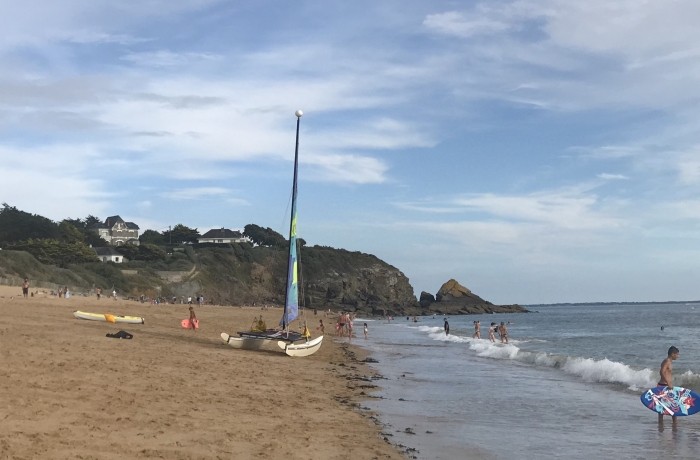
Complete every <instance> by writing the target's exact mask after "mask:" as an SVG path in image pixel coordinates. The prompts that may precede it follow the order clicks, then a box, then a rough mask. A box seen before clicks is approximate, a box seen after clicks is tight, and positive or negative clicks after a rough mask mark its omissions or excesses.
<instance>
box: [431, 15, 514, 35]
mask: <svg viewBox="0 0 700 460" xmlns="http://www.w3.org/2000/svg"><path fill="white" fill-rule="evenodd" d="M423 25H424V26H425V27H426V28H428V29H430V30H432V31H435V32H438V33H441V34H445V35H453V36H457V37H460V38H469V37H472V36H474V35H489V34H494V33H500V32H504V31H506V30H508V29H509V28H510V25H509V24H508V23H507V22H504V21H498V20H493V19H490V18H484V17H479V16H477V17H473V18H469V17H467V16H466V15H465V14H463V13H461V12H458V11H448V12H446V13H438V14H429V15H428V16H426V18H425V20H424V21H423Z"/></svg>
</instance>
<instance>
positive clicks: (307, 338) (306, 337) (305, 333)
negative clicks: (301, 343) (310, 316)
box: [301, 321, 311, 342]
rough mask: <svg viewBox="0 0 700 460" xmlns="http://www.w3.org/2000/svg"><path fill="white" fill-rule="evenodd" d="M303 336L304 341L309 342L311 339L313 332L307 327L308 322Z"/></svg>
mask: <svg viewBox="0 0 700 460" xmlns="http://www.w3.org/2000/svg"><path fill="white" fill-rule="evenodd" d="M301 336H302V337H304V339H305V340H306V341H307V342H308V341H309V339H310V338H311V331H310V330H309V328H308V327H306V321H304V330H303V332H302V333H301Z"/></svg>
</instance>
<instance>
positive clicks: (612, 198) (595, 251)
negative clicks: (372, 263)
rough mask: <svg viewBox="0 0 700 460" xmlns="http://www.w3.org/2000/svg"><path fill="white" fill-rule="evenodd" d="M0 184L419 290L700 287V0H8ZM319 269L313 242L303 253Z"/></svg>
mask: <svg viewBox="0 0 700 460" xmlns="http://www.w3.org/2000/svg"><path fill="white" fill-rule="evenodd" d="M0 10H1V11H2V12H3V14H2V15H0V30H2V31H3V33H2V34H1V35H0V177H1V178H2V180H0V201H1V202H4V203H7V204H9V205H10V206H15V207H17V208H18V209H20V210H22V211H25V212H29V213H32V214H39V215H42V216H45V217H48V218H50V219H52V220H54V221H56V222H59V221H61V220H62V219H65V218H85V217H87V216H89V215H93V216H96V217H98V218H100V219H102V220H104V219H105V218H106V217H108V216H113V215H120V216H121V217H122V218H123V219H124V220H126V221H131V222H134V223H136V224H137V225H138V226H139V227H140V230H141V232H143V231H145V230H149V229H150V230H156V231H164V230H167V229H168V227H170V226H174V225H177V224H183V225H186V226H188V227H190V228H196V229H197V230H198V231H199V232H200V233H205V232H206V231H208V230H210V229H212V228H221V227H225V228H230V229H242V228H243V227H244V226H245V225H247V224H250V223H254V224H257V225H260V226H263V227H271V228H273V229H275V230H276V231H278V232H279V233H282V234H283V235H286V234H287V231H288V225H289V224H288V219H289V217H288V214H289V208H290V203H289V201H290V195H291V181H292V172H293V159H294V149H295V130H296V120H297V119H296V116H295V111H296V110H298V109H301V110H303V112H304V115H303V117H302V118H301V120H300V142H299V161H300V164H299V198H298V216H299V217H298V233H299V236H300V237H301V238H303V239H305V240H306V241H307V244H309V245H324V246H331V247H335V248H343V249H347V250H349V251H360V252H363V253H370V254H374V255H376V256H377V257H379V258H380V259H382V260H384V261H385V262H387V263H389V264H391V265H393V266H394V267H396V268H398V269H399V270H401V271H402V272H403V273H404V274H405V275H406V276H407V277H408V278H409V281H410V283H411V285H412V286H413V289H414V291H415V294H416V296H420V294H421V292H423V291H425V292H428V293H431V294H435V293H436V292H437V291H438V290H439V288H440V286H441V285H442V284H443V283H445V282H446V281H448V280H449V279H456V280H457V281H458V282H459V283H461V284H462V285H464V286H465V287H467V288H469V289H470V290H471V291H472V292H474V293H475V294H477V295H479V296H481V297H482V298H484V299H486V300H489V301H491V302H494V303H497V304H513V303H519V304H537V303H555V302H603V301H611V302H612V301H617V302H625V301H666V300H694V299H700V283H698V277H699V275H700V262H699V261H700V232H699V229H700V228H699V227H700V104H698V99H699V98H700V45H699V43H700V28H698V27H697V18H698V17H700V2H697V1H696V0H654V1H652V0H646V1H645V0H634V1H632V0H617V1H614V2H610V1H609V0H589V1H587V2H572V1H569V0H537V1H535V0H520V1H500V0H488V1H482V2H479V1H465V0H463V1H445V0H433V1H431V2H426V1H418V0H382V1H377V0H372V1H364V0H357V1H354V2H345V1H336V0H329V1H324V2H320V1H309V0H296V1H294V2H287V1H280V0H278V1H271V0H258V1H255V2H242V1H218V0H179V1H176V2H172V1H169V0H168V1H166V0H138V1H131V0H121V1H119V2H114V1H103V0H52V1H38V0H25V1H23V2H11V1H7V0H0ZM301 258H302V263H303V254H302V257H301Z"/></svg>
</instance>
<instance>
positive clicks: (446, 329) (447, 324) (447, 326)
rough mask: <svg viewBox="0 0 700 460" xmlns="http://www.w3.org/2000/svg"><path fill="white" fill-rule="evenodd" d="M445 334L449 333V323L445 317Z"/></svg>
mask: <svg viewBox="0 0 700 460" xmlns="http://www.w3.org/2000/svg"><path fill="white" fill-rule="evenodd" d="M444 327H445V335H450V323H448V322H447V318H445V326H444Z"/></svg>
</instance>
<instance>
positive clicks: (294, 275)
mask: <svg viewBox="0 0 700 460" xmlns="http://www.w3.org/2000/svg"><path fill="white" fill-rule="evenodd" d="M301 115H302V111H301V110H298V111H297V112H296V116H297V142H296V147H295V149H294V181H293V182H292V215H291V219H290V221H289V262H288V265H287V289H286V294H285V299H284V314H283V315H282V319H281V320H280V325H281V326H282V327H283V328H287V327H288V326H289V323H291V322H292V321H294V320H295V319H296V317H297V316H298V315H299V279H298V269H297V173H298V169H299V121H300V119H301Z"/></svg>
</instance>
